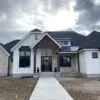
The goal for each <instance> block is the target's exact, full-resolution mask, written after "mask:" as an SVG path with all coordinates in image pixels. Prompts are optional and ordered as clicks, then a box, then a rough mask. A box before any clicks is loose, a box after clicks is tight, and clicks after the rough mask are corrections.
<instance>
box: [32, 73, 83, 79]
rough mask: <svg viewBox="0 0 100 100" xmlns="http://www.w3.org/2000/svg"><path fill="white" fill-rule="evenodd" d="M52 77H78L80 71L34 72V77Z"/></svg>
mask: <svg viewBox="0 0 100 100" xmlns="http://www.w3.org/2000/svg"><path fill="white" fill-rule="evenodd" d="M40 76H41V77H52V76H62V77H79V76H81V74H80V73H78V72H77V73H76V72H68V73H67V72H56V73H55V72H41V73H35V74H34V76H33V77H34V78H37V77H40Z"/></svg>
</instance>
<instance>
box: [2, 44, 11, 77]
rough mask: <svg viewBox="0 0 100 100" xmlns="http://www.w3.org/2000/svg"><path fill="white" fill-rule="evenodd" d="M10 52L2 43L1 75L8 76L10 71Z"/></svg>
mask: <svg viewBox="0 0 100 100" xmlns="http://www.w3.org/2000/svg"><path fill="white" fill-rule="evenodd" d="M9 56H10V55H9V53H8V52H7V51H6V50H5V48H4V47H3V46H2V45H0V76H7V75H8V74H9V73H8V60H9Z"/></svg>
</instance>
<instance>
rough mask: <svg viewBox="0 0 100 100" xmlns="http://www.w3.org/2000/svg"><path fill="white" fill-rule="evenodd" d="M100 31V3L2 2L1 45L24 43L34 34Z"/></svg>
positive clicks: (72, 0)
mask: <svg viewBox="0 0 100 100" xmlns="http://www.w3.org/2000/svg"><path fill="white" fill-rule="evenodd" d="M35 28H39V29H41V30H42V31H63V30H64V31H66V30H70V31H76V32H78V33H80V34H83V35H88V34H89V33H90V32H92V31H94V30H95V31H100V0H0V42H1V43H7V42H9V41H12V40H14V39H21V38H22V37H23V36H24V35H26V34H28V33H29V32H30V31H31V30H33V29H35Z"/></svg>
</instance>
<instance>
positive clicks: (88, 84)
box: [57, 77, 100, 100]
mask: <svg viewBox="0 0 100 100" xmlns="http://www.w3.org/2000/svg"><path fill="white" fill-rule="evenodd" d="M57 79H58V81H59V82H60V83H61V85H62V86H63V87H64V88H65V89H66V90H67V91H68V92H69V94H70V95H71V96H72V97H73V99H74V100H100V79H98V78H84V77H59V78H57Z"/></svg>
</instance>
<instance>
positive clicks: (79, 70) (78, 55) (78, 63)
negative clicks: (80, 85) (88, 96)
mask: <svg viewBox="0 0 100 100" xmlns="http://www.w3.org/2000/svg"><path fill="white" fill-rule="evenodd" d="M77 60H78V61H77V62H78V72H79V73H80V63H79V53H77Z"/></svg>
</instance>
